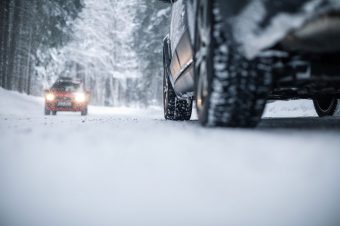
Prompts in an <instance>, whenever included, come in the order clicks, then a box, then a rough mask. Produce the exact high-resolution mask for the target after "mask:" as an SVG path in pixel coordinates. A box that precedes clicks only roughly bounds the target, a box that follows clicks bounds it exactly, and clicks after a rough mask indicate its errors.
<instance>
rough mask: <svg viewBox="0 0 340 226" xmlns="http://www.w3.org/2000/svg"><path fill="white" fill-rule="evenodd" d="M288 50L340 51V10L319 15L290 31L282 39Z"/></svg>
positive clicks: (312, 51)
mask: <svg viewBox="0 0 340 226" xmlns="http://www.w3.org/2000/svg"><path fill="white" fill-rule="evenodd" d="M281 44H282V46H283V47H284V48H285V49H288V50H296V51H303V52H311V53H335V52H340V12H339V11H336V12H330V13H327V14H324V15H321V16H318V17H316V18H314V19H312V20H310V21H308V22H307V23H305V24H304V26H303V27H301V28H300V29H297V30H295V31H293V32H291V33H289V34H288V35H287V36H286V38H285V39H284V40H283V41H282V43H281Z"/></svg>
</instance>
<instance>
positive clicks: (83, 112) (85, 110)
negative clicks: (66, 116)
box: [80, 108, 88, 116]
mask: <svg viewBox="0 0 340 226" xmlns="http://www.w3.org/2000/svg"><path fill="white" fill-rule="evenodd" d="M87 113H88V111H87V108H85V109H84V110H83V111H81V112H80V114H81V115H82V116H86V115H87Z"/></svg>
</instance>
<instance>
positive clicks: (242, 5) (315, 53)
mask: <svg viewBox="0 0 340 226" xmlns="http://www.w3.org/2000/svg"><path fill="white" fill-rule="evenodd" d="M162 1H163V2H168V3H170V4H171V7H172V12H171V26H170V32H169V34H168V35H167V36H166V37H165V39H164V43H163V45H164V46H163V62H164V88H163V90H164V97H163V99H164V115H165V118H166V119H168V120H189V119H190V117H191V112H192V106H193V100H196V108H197V112H198V118H199V121H200V122H201V123H202V124H203V125H205V126H226V127H254V126H256V125H257V124H258V122H259V121H260V119H261V116H262V114H263V110H264V107H265V104H266V102H267V100H289V99H300V98H305V99H312V100H313V101H314V106H315V109H316V111H317V113H318V115H319V116H331V115H333V114H334V112H335V110H336V107H337V102H338V100H337V99H338V98H339V97H340V1H338V0H320V1H314V0H281V1H279V0H187V1H186V0H169V1H166V0H162Z"/></svg>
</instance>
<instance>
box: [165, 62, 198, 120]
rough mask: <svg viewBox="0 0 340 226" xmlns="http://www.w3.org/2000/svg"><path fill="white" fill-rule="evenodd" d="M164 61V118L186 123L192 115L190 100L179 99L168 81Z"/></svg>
mask: <svg viewBox="0 0 340 226" xmlns="http://www.w3.org/2000/svg"><path fill="white" fill-rule="evenodd" d="M163 61H164V76H163V106H164V118H165V119H166V120H173V121H188V120H190V118H191V113H192V102H193V101H192V98H187V99H179V98H178V97H177V95H176V93H175V90H174V88H173V87H172V84H171V82H170V79H169V75H168V70H167V67H166V62H165V60H163Z"/></svg>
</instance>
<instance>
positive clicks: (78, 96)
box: [74, 93, 86, 103]
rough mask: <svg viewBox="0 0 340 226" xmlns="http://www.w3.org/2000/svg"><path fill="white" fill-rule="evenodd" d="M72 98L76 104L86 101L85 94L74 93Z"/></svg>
mask: <svg viewBox="0 0 340 226" xmlns="http://www.w3.org/2000/svg"><path fill="white" fill-rule="evenodd" d="M74 96H75V100H76V102H78V103H82V102H85V101H86V95H85V93H76V94H74Z"/></svg>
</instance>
